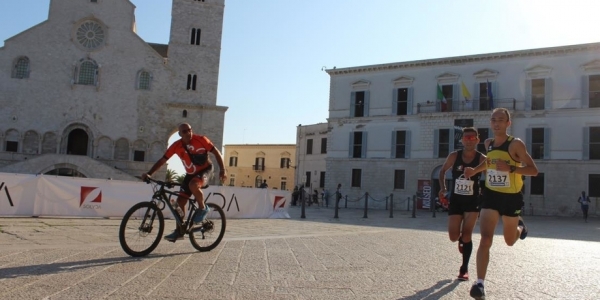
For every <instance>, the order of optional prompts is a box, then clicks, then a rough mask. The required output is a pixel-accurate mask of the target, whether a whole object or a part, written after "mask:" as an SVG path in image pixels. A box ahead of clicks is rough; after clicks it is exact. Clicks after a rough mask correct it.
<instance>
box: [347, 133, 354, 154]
mask: <svg viewBox="0 0 600 300" xmlns="http://www.w3.org/2000/svg"><path fill="white" fill-rule="evenodd" d="M348 141H349V145H348V157H350V158H352V152H354V132H352V131H351V132H350V137H349V138H348Z"/></svg>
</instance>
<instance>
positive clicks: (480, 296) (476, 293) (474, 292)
mask: <svg viewBox="0 0 600 300" xmlns="http://www.w3.org/2000/svg"><path fill="white" fill-rule="evenodd" d="M469 295H471V297H473V298H475V300H485V292H484V291H483V284H481V283H477V282H476V283H474V284H473V286H472V287H471V291H470V292H469Z"/></svg>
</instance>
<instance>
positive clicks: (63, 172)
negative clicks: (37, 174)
mask: <svg viewBox="0 0 600 300" xmlns="http://www.w3.org/2000/svg"><path fill="white" fill-rule="evenodd" d="M44 175H57V176H67V177H83V178H87V176H85V175H84V174H82V173H81V172H79V171H77V170H75V169H72V168H56V169H54V170H50V171H48V172H46V173H44Z"/></svg>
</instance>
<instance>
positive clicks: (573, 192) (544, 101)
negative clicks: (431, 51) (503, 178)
mask: <svg viewBox="0 0 600 300" xmlns="http://www.w3.org/2000/svg"><path fill="white" fill-rule="evenodd" d="M327 72H328V74H329V75H330V82H331V84H330V103H329V108H330V110H329V118H328V128H329V129H328V131H329V133H328V149H327V158H326V165H327V167H326V168H327V170H326V174H327V175H326V183H325V184H326V186H332V187H333V186H336V185H337V184H338V183H341V184H342V190H343V194H344V195H348V197H349V199H351V200H357V201H356V202H352V205H353V206H356V207H363V206H364V200H361V199H363V198H364V195H365V193H367V192H368V193H369V194H370V195H371V196H372V197H373V198H375V199H377V200H380V199H382V198H385V197H386V196H389V195H390V194H393V195H394V202H395V205H396V206H398V205H406V204H405V201H406V199H407V198H409V197H412V196H413V195H415V194H416V193H417V191H418V184H419V182H420V181H428V182H429V183H430V184H431V186H432V188H433V195H436V194H437V190H438V189H439V186H438V182H437V181H438V180H437V178H438V173H439V171H438V170H439V168H440V167H441V165H442V163H443V162H444V160H445V158H446V156H447V154H448V153H449V152H451V151H453V150H454V148H455V146H456V147H460V144H459V142H457V144H456V145H455V142H454V140H455V128H458V127H463V126H467V125H468V126H475V127H477V128H478V129H479V130H480V135H481V136H482V142H483V140H485V138H487V136H488V135H490V136H491V135H492V132H491V130H490V128H489V127H490V119H489V118H490V114H491V108H492V107H505V108H508V109H509V110H510V112H511V115H512V125H511V127H510V128H509V134H512V135H515V136H517V137H519V138H521V139H522V140H524V142H525V143H526V145H527V147H528V150H529V152H530V153H531V154H532V156H534V161H535V162H536V164H537V166H538V169H539V172H540V175H539V176H537V177H536V178H531V177H527V178H526V180H525V187H524V196H525V213H526V214H529V213H531V212H532V211H533V213H534V214H538V215H539V214H541V215H565V216H572V215H577V214H580V208H579V204H578V203H577V202H576V200H577V197H578V196H579V194H580V192H581V191H582V190H585V191H587V192H588V193H589V195H590V196H591V200H592V205H591V207H590V213H591V214H598V213H599V211H598V207H599V206H598V204H600V189H599V188H598V186H600V97H599V96H598V95H600V43H594V44H584V45H573V46H563V47H554V48H544V49H532V50H521V51H512V52H503V53H491V54H481V55H472V56H463V57H450V58H441V59H430V60H422V61H410V62H400V63H390V64H382V65H372V66H360V67H351V68H336V69H330V70H327ZM438 89H440V93H441V94H442V95H443V97H438V93H437V91H438ZM490 94H491V95H490ZM490 96H491V101H490ZM442 98H445V99H446V102H445V103H444V102H443V101H441V99H442ZM457 132H458V130H457ZM397 138H398V139H404V140H403V141H402V142H400V141H397V140H396V139H397ZM357 139H360V140H357ZM481 150H482V151H483V149H481ZM353 170H354V171H353ZM396 171H399V172H400V174H397V172H396ZM353 172H354V174H355V177H356V178H353V176H352V174H353ZM402 172H403V174H402ZM396 175H402V176H399V177H398V178H395V176H396ZM447 178H451V176H447ZM395 179H397V180H396V181H395ZM353 185H354V186H353ZM383 203H384V202H376V201H373V202H370V203H369V206H370V207H373V206H375V207H380V208H381V207H383V205H384V204H383ZM349 206H351V205H349Z"/></svg>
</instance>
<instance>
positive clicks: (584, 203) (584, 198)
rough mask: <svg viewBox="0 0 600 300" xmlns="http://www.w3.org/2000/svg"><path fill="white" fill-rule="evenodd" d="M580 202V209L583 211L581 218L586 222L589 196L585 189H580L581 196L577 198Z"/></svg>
mask: <svg viewBox="0 0 600 300" xmlns="http://www.w3.org/2000/svg"><path fill="white" fill-rule="evenodd" d="M577 202H579V203H580V204H581V211H582V212H583V220H584V221H585V222H586V223H587V217H588V210H589V209H590V197H589V196H586V195H585V191H581V196H579V200H577Z"/></svg>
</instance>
